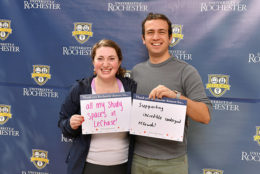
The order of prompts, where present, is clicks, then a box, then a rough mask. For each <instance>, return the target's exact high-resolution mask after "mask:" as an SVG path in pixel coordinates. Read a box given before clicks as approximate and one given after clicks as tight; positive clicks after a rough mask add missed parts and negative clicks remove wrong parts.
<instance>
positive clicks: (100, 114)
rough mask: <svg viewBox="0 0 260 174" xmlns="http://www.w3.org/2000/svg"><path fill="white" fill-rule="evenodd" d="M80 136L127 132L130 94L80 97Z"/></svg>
mask: <svg viewBox="0 0 260 174" xmlns="http://www.w3.org/2000/svg"><path fill="white" fill-rule="evenodd" d="M80 107H81V115H83V116H84V120H85V121H84V122H83V123H82V134H95V133H109V132H124V131H129V122H130V112H131V93H130V92H126V93H111V94H90V95H81V96H80Z"/></svg>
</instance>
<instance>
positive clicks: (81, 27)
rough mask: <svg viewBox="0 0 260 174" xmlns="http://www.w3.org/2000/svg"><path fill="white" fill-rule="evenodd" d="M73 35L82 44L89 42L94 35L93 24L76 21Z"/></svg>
mask: <svg viewBox="0 0 260 174" xmlns="http://www.w3.org/2000/svg"><path fill="white" fill-rule="evenodd" d="M72 36H74V37H75V39H76V40H77V41H78V42H79V43H81V44H83V43H85V42H87V41H88V39H89V37H92V36H93V32H92V24H90V23H86V22H84V23H83V22H76V23H74V31H73V32H72Z"/></svg>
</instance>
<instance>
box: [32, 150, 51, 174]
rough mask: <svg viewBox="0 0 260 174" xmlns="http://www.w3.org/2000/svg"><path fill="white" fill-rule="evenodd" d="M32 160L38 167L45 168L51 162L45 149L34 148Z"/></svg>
mask: <svg viewBox="0 0 260 174" xmlns="http://www.w3.org/2000/svg"><path fill="white" fill-rule="evenodd" d="M31 162H32V163H33V164H34V166H35V167H36V168H37V169H43V168H44V167H45V166H46V165H47V164H49V159H48V152H47V151H45V150H39V149H33V150H32V157H31Z"/></svg>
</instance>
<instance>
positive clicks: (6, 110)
mask: <svg viewBox="0 0 260 174" xmlns="http://www.w3.org/2000/svg"><path fill="white" fill-rule="evenodd" d="M10 118H12V114H11V106H9V105H2V104H0V124H1V125H3V124H5V123H6V122H7V121H8V120H9V119H10Z"/></svg>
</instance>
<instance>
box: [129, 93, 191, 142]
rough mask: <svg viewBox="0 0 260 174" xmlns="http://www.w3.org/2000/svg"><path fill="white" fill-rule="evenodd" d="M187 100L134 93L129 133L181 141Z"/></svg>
mask: <svg viewBox="0 0 260 174" xmlns="http://www.w3.org/2000/svg"><path fill="white" fill-rule="evenodd" d="M186 107H187V101H186V100H180V99H170V98H164V99H161V100H160V99H155V100H151V99H149V98H148V96H144V95H137V94H134V98H133V105H132V114H131V126H130V127H131V128H130V133H131V134H135V135H142V136H148V137H154V138H162V139H168V140H174V141H183V135H184V126H185V119H186Z"/></svg>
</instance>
